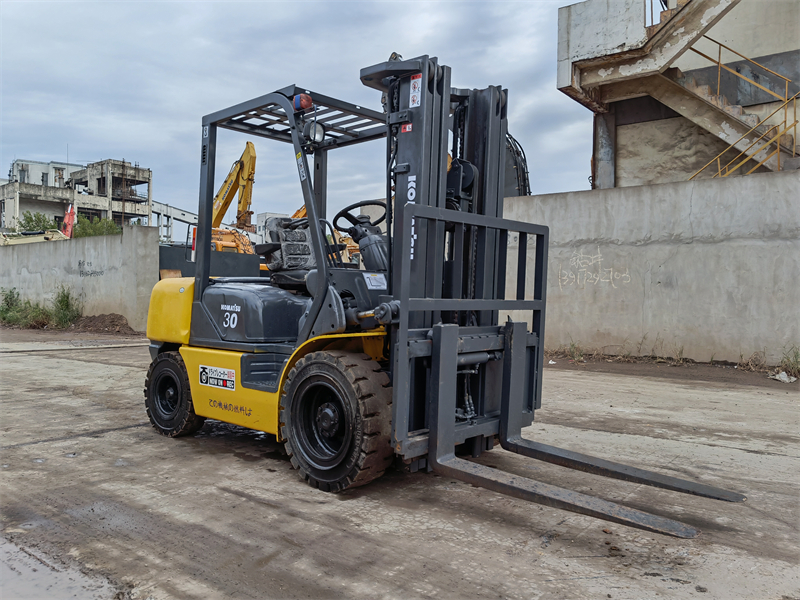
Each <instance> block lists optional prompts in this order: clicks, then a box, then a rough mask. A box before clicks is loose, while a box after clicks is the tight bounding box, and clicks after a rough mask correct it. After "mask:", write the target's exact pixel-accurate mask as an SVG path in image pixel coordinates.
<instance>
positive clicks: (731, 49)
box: [703, 35, 791, 81]
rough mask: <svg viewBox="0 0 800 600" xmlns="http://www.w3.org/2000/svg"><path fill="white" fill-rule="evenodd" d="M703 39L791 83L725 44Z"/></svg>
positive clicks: (705, 36) (708, 38)
mask: <svg viewBox="0 0 800 600" xmlns="http://www.w3.org/2000/svg"><path fill="white" fill-rule="evenodd" d="M703 37H704V38H706V39H707V40H709V41H711V42H714V43H715V44H718V45H719V46H722V47H723V48H725V50H730V51H731V52H733V53H734V54H735V55H736V56H741V57H742V58H743V59H745V60H746V61H747V62H751V63H753V64H754V65H756V66H759V67H761V68H762V69H764V70H765V71H768V72H770V73H772V74H773V75H776V76H777V77H780V78H781V79H785V80H786V81H791V79H789V78H788V77H784V76H783V75H781V74H780V73H776V72H775V71H773V70H771V69H768V68H767V67H765V66H764V65H762V64H760V63H757V62H756V61H754V60H753V59H752V58H747V57H746V56H745V55H744V54H740V53H739V52H737V51H736V50H734V49H733V48H728V46H726V45H725V44H723V43H722V42H718V41H717V40H715V39H712V38H710V37H708V36H707V35H704V36H703Z"/></svg>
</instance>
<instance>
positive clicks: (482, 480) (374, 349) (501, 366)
mask: <svg viewBox="0 0 800 600" xmlns="http://www.w3.org/2000/svg"><path fill="white" fill-rule="evenodd" d="M360 79H361V82H362V83H363V84H364V85H365V86H367V87H369V88H371V89H374V90H376V91H377V92H379V93H381V94H382V98H383V101H382V104H383V111H379V110H373V109H370V108H367V107H365V106H363V105H357V104H354V103H350V102H346V101H343V100H340V99H337V98H333V97H330V96H325V95H323V94H320V93H317V92H314V91H311V90H309V89H308V88H305V87H299V86H296V85H289V86H287V87H284V88H281V89H278V90H276V91H274V92H271V93H268V94H265V95H263V96H259V97H257V98H253V99H251V100H248V101H246V102H243V103H240V104H237V105H235V106H232V107H230V108H225V109H222V110H220V111H218V112H215V113H212V114H209V115H206V116H205V117H203V119H202V123H201V128H200V140H199V142H200V146H201V148H200V150H201V151H200V152H199V153H198V155H200V156H201V157H202V158H201V165H200V169H201V178H200V205H199V211H198V215H199V223H198V251H197V268H196V276H195V277H194V278H182V279H179V278H176V279H164V280H162V281H160V282H158V284H156V286H155V288H154V289H153V292H152V296H151V299H150V306H149V314H148V321H147V336H148V338H149V339H150V354H151V358H152V362H151V364H150V367H149V369H148V372H147V377H146V379H145V386H144V387H145V389H144V395H145V410H146V412H147V415H148V416H149V419H150V422H151V423H152V425H153V427H154V428H155V430H156V431H157V432H158V433H160V434H163V435H165V436H169V437H180V436H188V435H192V434H194V433H195V432H197V431H198V430H199V429H200V428H201V427H203V424H204V422H205V421H206V420H207V419H214V420H218V421H224V422H227V423H233V424H236V425H239V426H242V427H247V428H251V429H254V430H258V431H262V432H266V433H268V434H272V435H274V436H275V437H276V438H277V439H278V440H279V441H281V442H283V443H284V447H285V450H286V454H287V455H288V457H289V460H290V461H291V465H292V467H294V469H296V471H297V474H298V475H299V477H300V479H301V481H304V482H305V483H307V484H308V485H310V486H312V487H313V488H317V489H319V490H322V491H325V492H332V493H339V492H343V491H346V490H349V489H352V488H355V487H358V486H362V485H365V484H368V483H369V482H371V481H373V480H375V479H376V478H378V477H380V476H381V475H382V474H383V473H384V472H385V471H386V469H388V468H389V467H390V466H395V467H399V468H400V469H401V470H404V471H411V472H414V471H420V470H422V471H433V472H434V473H438V474H440V475H442V476H445V477H448V478H450V479H457V480H461V481H464V482H467V483H470V484H472V485H475V486H479V487H483V488H486V489H489V490H492V491H495V492H498V493H500V494H506V495H509V496H513V497H515V498H518V499H523V500H527V501H530V502H533V503H539V504H544V505H547V506H551V507H556V508H560V509H564V510H567V511H572V512H575V513H580V514H583V515H589V516H593V517H596V518H599V519H604V520H606V521H611V522H615V523H621V524H624V525H627V526H630V527H635V528H639V529H643V530H647V531H651V532H657V533H660V534H666V535H673V536H677V537H681V538H692V537H695V536H696V535H698V533H699V531H698V529H696V528H695V527H693V526H691V525H688V524H685V523H681V522H678V521H675V520H672V519H669V518H665V517H663V516H659V515H653V514H649V513H647V512H644V511H641V510H637V509H634V508H630V507H627V506H623V505H620V504H616V503H613V502H609V501H606V500H603V499H600V498H595V497H592V496H588V495H585V494H580V493H577V492H573V491H570V490H567V489H563V488H560V487H557V486H553V485H549V484H545V483H542V482H538V481H535V480H533V479H529V478H526V477H521V476H519V475H516V474H513V473H507V472H504V471H502V470H500V469H497V468H490V467H488V466H484V465H482V464H479V463H477V462H474V461H472V460H470V458H472V457H477V456H479V455H481V454H482V453H484V452H488V451H493V452H497V451H498V450H496V449H495V448H496V447H497V446H499V447H501V448H502V450H503V451H507V452H514V453H517V454H520V455H522V456H525V457H528V458H530V459H533V460H537V461H545V462H549V463H554V464H556V465H560V466H563V467H567V468H570V469H576V470H580V471H584V472H587V473H592V474H595V475H601V476H605V477H611V478H615V479H618V480H621V481H625V482H634V483H636V484H644V485H649V486H654V487H657V488H662V489H665V490H671V491H674V492H682V493H685V494H692V495H697V496H704V497H707V498H713V499H717V500H723V501H728V502H742V501H744V500H745V496H744V495H742V494H740V493H737V492H733V491H727V490H723V489H719V488H716V487H713V486H710V485H708V484H706V483H703V482H700V481H688V480H683V479H678V478H676V477H671V476H668V475H664V474H661V473H657V472H653V471H647V470H644V469H639V468H636V467H632V466H628V465H624V464H619V463H616V462H613V461H612V460H608V459H607V458H601V457H596V456H591V455H588V454H583V453H580V452H575V451H568V450H564V449H562V448H558V447H555V446H551V445H547V444H543V443H541V442H537V441H536V440H531V439H527V438H526V437H524V435H523V431H524V429H525V428H526V427H528V426H529V425H531V424H532V423H533V420H534V414H535V412H536V411H538V410H540V409H541V406H542V378H543V357H544V331H545V311H546V300H547V298H546V292H547V266H548V260H547V252H548V240H549V229H548V228H547V227H546V226H544V225H540V224H534V223H527V222H521V221H514V220H510V219H506V218H505V217H504V216H503V198H504V196H506V195H507V194H508V190H509V188H510V187H511V188H514V189H516V190H517V192H518V193H521V192H522V190H524V189H527V184H524V182H523V179H526V178H527V169H524V168H519V169H517V170H516V175H514V172H515V168H516V167H518V166H520V165H519V162H518V160H519V158H520V157H522V156H524V153H523V152H522V151H521V146H519V144H517V143H516V142H512V140H513V138H510V136H509V135H508V114H509V106H510V103H511V95H510V93H509V91H508V90H507V89H505V88H503V87H501V86H489V87H485V88H469V89H466V88H456V87H453V86H452V85H451V70H450V67H448V66H447V65H445V64H442V63H440V62H439V60H438V59H437V58H434V57H430V56H418V57H416V58H413V59H410V60H404V59H403V58H402V57H401V56H399V55H392V57H390V59H389V60H388V61H386V62H383V63H378V64H375V65H371V66H368V67H365V68H364V69H362V70H361V74H360ZM220 129H227V130H232V131H237V132H240V133H244V134H247V135H251V136H257V137H260V138H266V139H269V140H273V141H275V142H281V143H284V144H287V145H288V146H289V148H290V151H291V152H292V155H293V159H294V162H295V165H296V169H297V178H298V183H299V185H300V187H301V190H302V193H303V200H304V208H305V213H306V214H305V216H303V217H299V216H298V217H296V218H272V219H268V220H267V223H266V225H267V229H268V233H269V240H270V241H269V242H267V243H265V244H259V245H257V246H256V248H255V251H256V252H257V253H258V254H260V255H261V256H263V257H264V258H265V260H266V261H267V262H268V264H269V267H270V271H269V273H268V274H267V275H266V276H264V277H214V278H212V277H210V274H209V268H210V267H209V265H210V254H211V246H210V244H209V240H210V239H211V236H212V235H213V234H212V229H213V225H214V221H213V219H214V215H215V214H216V213H215V209H214V202H213V197H212V194H213V189H214V165H215V157H216V140H217V132H218V130H220ZM362 143H372V144H373V145H376V144H381V145H382V146H383V148H382V150H383V152H385V157H386V162H385V171H384V173H385V177H386V180H385V186H386V196H385V201H377V200H367V201H356V202H353V203H352V204H350V205H348V206H346V207H344V208H343V209H342V210H340V211H338V212H337V214H336V215H335V216H334V218H333V219H331V220H328V217H327V212H328V211H327V170H328V154H329V153H330V152H335V151H337V150H338V149H340V148H346V147H349V146H352V145H354V144H362ZM514 178H516V179H517V181H516V183H517V185H513V183H514V181H513V180H514ZM509 181H510V182H511V183H512V185H511V186H509V185H508V183H509ZM367 206H371V207H373V208H372V209H371V210H370V211H369V212H370V215H372V216H370V215H367V214H362V213H363V212H364V211H363V210H361V209H364V208H365V207H367ZM384 224H385V229H384V228H383V227H382V225H384ZM334 230H335V231H338V232H340V233H341V234H342V235H346V236H349V237H350V238H352V240H353V241H354V243H355V244H357V245H358V249H359V252H360V255H361V260H360V263H359V264H355V263H351V262H349V261H345V260H344V259H343V257H342V256H341V254H340V253H339V252H338V249H337V247H336V243H335V238H334V236H333V235H332V233H331V232H332V231H334ZM501 315H504V316H501ZM505 315H513V318H512V317H511V316H508V317H506V316H505ZM398 481H401V480H398ZM666 501H668V502H669V503H670V504H673V503H674V502H675V500H674V499H669V500H666Z"/></svg>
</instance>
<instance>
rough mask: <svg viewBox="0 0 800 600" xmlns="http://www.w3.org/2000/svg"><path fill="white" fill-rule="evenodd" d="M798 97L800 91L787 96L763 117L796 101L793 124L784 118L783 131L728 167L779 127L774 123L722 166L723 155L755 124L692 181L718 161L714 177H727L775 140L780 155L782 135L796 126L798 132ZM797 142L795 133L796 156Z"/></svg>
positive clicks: (752, 130)
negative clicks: (731, 167)
mask: <svg viewBox="0 0 800 600" xmlns="http://www.w3.org/2000/svg"><path fill="white" fill-rule="evenodd" d="M798 97H800V92H798V93H796V94H795V95H794V96H792V97H791V98H787V99H786V100H785V101H784V102H783V103H781V105H780V106H778V107H777V108H776V109H775V110H773V111H772V112H771V113H770V114H769V115H767V116H766V117H765V118H764V119H762V122H763V121H766V120H767V119H769V118H770V117H771V116H773V115H774V114H775V113H777V112H778V111H780V110H781V109H783V108H788V105H789V103H790V102H793V103H794V122H793V123H792V124H791V125H788V126H787V125H786V121H787V120H786V119H784V122H783V125H784V129H783V131H780V132H779V133H778V134H777V135H776V136H775V137H772V138H770V139H769V140H768V141H767V142H766V143H765V144H763V145H762V146H761V147H760V148H759V149H758V150H756V151H755V152H753V153H752V154H750V155H747V158H746V159H745V160H743V161H742V162H741V163H739V164H738V165H736V167H734V168H733V169H730V170H728V167H729V166H730V164H731V163H733V162H734V161H735V160H737V159H738V158H739V157H741V156H742V155H745V154H747V151H748V150H750V148H752V147H753V146H754V145H756V144H757V143H758V142H759V141H761V140H762V139H763V138H764V137H765V136H767V135H768V134H769V133H770V132H771V131H774V130H775V129H777V128H778V127H779V126H778V125H773V126H772V127H770V128H769V129H767V130H766V131H765V132H764V133H762V134H761V135H760V136H758V137H757V138H756V139H755V140H754V141H753V142H751V143H750V144H749V145H748V146H747V147H746V148H745V149H744V150H742V151H741V152H740V153H739V154H738V155H737V156H736V157H734V158H733V160H731V161H729V162H728V163H727V164H726V165H725V166H724V167H722V166H721V159H722V156H723V155H724V154H725V153H726V152H728V151H729V150H731V149H732V148H735V147H736V144H738V143H739V142H741V141H742V140H743V139H744V138H745V137H747V136H748V135H750V134H751V133H753V132H754V131H755V130H756V128H757V127H758V125H755V126H753V127H751V128H750V129H748V130H747V131H746V132H745V133H744V134H743V135H742V136H741V137H740V138H739V139H737V140H736V141H735V142H733V143H732V144H731V145H729V146H728V147H727V148H725V150H723V151H722V152H720V153H719V154H717V156H715V157H714V158H712V159H711V160H710V161H708V163H706V164H705V165H704V166H703V167H702V168H701V169H700V170H699V171H697V173H695V174H694V175H692V176H691V177H690V178H689V181H691V180H692V179H694V178H695V177H697V176H698V175H700V173H702V172H703V171H705V170H706V168H708V167H709V166H710V165H712V164H713V163H714V162H716V163H717V174H716V175H714V177H727V176H728V175H730V174H731V173H733V172H735V171H736V170H737V169H738V168H739V167H741V166H742V165H743V164H745V163H746V162H747V161H748V160H750V159H752V158H753V157H754V156H756V155H757V154H758V153H759V152H761V151H762V150H763V149H764V148H765V147H766V146H768V145H769V144H771V143H773V142H776V141H777V149H776V152H778V156H779V157H780V149H781V137H782V136H783V135H785V134H786V132H787V131H789V129H792V128H794V129H795V134H796V133H797V124H798V119H797V99H798ZM796 142H797V137H796V135H795V136H794V138H793V139H792V156H794V149H795V145H796ZM774 154H775V152H772V153H771V154H770V155H769V156H767V158H765V159H764V160H762V161H761V162H759V163H758V165H756V166H755V167H754V168H753V169H751V170H750V171H748V173H747V174H748V175H749V174H750V173H752V172H753V170H755V169H757V168H758V167H760V166H761V165H762V164H764V163H765V162H766V161H767V160H769V159H770V158H772V156H774ZM779 160H780V159H779ZM723 170H725V174H724V175H723V173H722V171H723Z"/></svg>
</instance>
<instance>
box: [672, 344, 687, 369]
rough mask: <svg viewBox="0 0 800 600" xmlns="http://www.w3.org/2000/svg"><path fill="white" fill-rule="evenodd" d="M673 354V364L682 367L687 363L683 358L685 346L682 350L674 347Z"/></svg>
mask: <svg viewBox="0 0 800 600" xmlns="http://www.w3.org/2000/svg"><path fill="white" fill-rule="evenodd" d="M672 353H673V354H674V355H675V356H674V357H673V362H674V363H675V364H676V365H682V364H683V363H685V362H686V359H685V358H684V356H683V346H681V347H680V348H679V347H678V346H673V350H672Z"/></svg>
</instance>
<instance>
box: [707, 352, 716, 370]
mask: <svg viewBox="0 0 800 600" xmlns="http://www.w3.org/2000/svg"><path fill="white" fill-rule="evenodd" d="M715 356H716V354H713V353H712V354H711V360H710V361H708V364H710V365H711V366H712V367H713V366H714V357H715Z"/></svg>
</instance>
